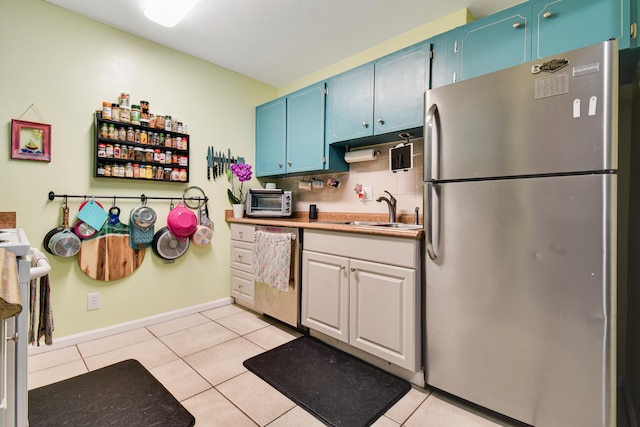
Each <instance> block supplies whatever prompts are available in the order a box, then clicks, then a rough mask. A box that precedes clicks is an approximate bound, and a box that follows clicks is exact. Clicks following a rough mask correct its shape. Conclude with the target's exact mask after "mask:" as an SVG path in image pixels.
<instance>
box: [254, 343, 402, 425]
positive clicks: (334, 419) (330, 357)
mask: <svg viewBox="0 0 640 427" xmlns="http://www.w3.org/2000/svg"><path fill="white" fill-rule="evenodd" d="M244 366H245V367H246V368H247V369H249V370H250V371H251V372H253V373H254V374H256V375H257V376H259V377H260V378H262V379H263V380H265V381H266V382H267V383H269V384H270V385H272V386H273V387H275V388H276V389H277V390H278V391H280V392H281V393H283V394H284V395H286V396H287V397H288V398H289V399H291V400H293V401H294V402H295V403H297V404H298V405H299V406H301V407H303V408H304V409H306V410H307V411H309V412H310V413H311V414H313V415H315V416H316V418H318V419H319V420H320V421H322V422H324V423H325V424H326V425H329V426H349V427H351V426H353V427H361V426H369V425H371V424H373V422H374V421H375V420H377V419H378V418H379V417H380V416H381V415H382V414H384V413H385V412H386V411H387V410H388V409H389V408H391V406H393V405H394V404H395V403H396V402H397V401H398V400H400V398H401V397H402V396H404V395H405V394H406V393H407V392H408V391H409V390H410V389H411V385H410V384H409V383H408V382H407V381H405V380H403V379H400V378H398V377H396V376H394V375H392V374H390V373H388V372H386V371H383V370H382V369H379V368H377V367H375V366H372V365H370V364H368V363H366V362H363V361H362V360H360V359H357V358H355V357H353V356H351V355H349V354H347V353H345V352H343V351H340V350H338V349H335V348H333V347H331V346H329V345H327V344H324V343H322V342H320V341H319V340H317V339H315V338H310V337H306V336H303V337H300V338H297V339H295V340H293V341H290V342H288V343H286V344H284V345H281V346H280V347H276V348H274V349H272V350H269V351H267V352H265V353H262V354H260V355H258V356H254V357H252V358H250V359H247V360H245V361H244Z"/></svg>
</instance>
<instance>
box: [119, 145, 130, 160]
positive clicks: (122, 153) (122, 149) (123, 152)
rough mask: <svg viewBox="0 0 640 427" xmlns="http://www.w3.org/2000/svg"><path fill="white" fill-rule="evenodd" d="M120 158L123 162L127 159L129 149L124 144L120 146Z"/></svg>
mask: <svg viewBox="0 0 640 427" xmlns="http://www.w3.org/2000/svg"><path fill="white" fill-rule="evenodd" d="M120 158H121V159H125V160H126V159H128V158H129V149H128V148H127V146H126V145H124V144H122V145H121V146H120Z"/></svg>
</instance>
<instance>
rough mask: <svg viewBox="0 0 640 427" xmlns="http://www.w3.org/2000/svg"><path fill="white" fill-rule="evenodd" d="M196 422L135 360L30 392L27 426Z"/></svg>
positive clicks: (179, 425)
mask: <svg viewBox="0 0 640 427" xmlns="http://www.w3.org/2000/svg"><path fill="white" fill-rule="evenodd" d="M194 424H195V418H194V417H193V415H191V414H190V413H189V412H188V411H187V410H186V409H185V408H184V407H183V406H182V405H181V404H180V402H178V401H177V400H176V398H175V397H173V396H172V395H171V393H169V391H168V390H167V389H166V388H165V387H164V386H163V385H162V384H161V383H160V382H159V381H158V380H157V379H155V377H154V376H153V375H151V373H149V371H147V370H146V369H145V368H144V366H142V365H141V364H140V362H138V361H137V360H125V361H124V362H119V363H116V364H114V365H111V366H107V367H104V368H101V369H96V370H95V371H91V372H88V373H86V374H82V375H79V376H77V377H73V378H69V379H67V380H64V381H60V382H57V383H54V384H50V385H47V386H44V387H40V388H36V389H33V390H30V391H29V426H30V427H41V426H48V427H54V426H55V427H58V426H73V427H78V426H91V427H98V426H100V427H102V426H118V427H124V426H136V427H140V426H144V427H149V426H163V427H191V426H193V425H194Z"/></svg>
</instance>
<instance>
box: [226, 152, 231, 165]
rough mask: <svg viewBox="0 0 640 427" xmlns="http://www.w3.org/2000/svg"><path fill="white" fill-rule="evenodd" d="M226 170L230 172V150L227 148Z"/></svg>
mask: <svg viewBox="0 0 640 427" xmlns="http://www.w3.org/2000/svg"><path fill="white" fill-rule="evenodd" d="M227 170H231V148H227Z"/></svg>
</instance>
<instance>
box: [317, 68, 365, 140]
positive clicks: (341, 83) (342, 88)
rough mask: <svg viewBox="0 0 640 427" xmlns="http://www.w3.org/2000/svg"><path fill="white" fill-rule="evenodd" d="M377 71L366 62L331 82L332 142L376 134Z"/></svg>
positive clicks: (328, 121)
mask: <svg viewBox="0 0 640 427" xmlns="http://www.w3.org/2000/svg"><path fill="white" fill-rule="evenodd" d="M373 73H374V66H373V64H366V65H363V66H361V67H357V68H354V69H353V70H349V71H347V72H345V73H342V74H339V75H337V76H335V77H332V78H331V79H329V81H328V82H327V93H328V95H327V119H326V138H327V142H328V143H332V142H338V141H346V140H350V139H355V138H362V137H366V136H371V135H373V123H372V121H373V83H374V78H373Z"/></svg>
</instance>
